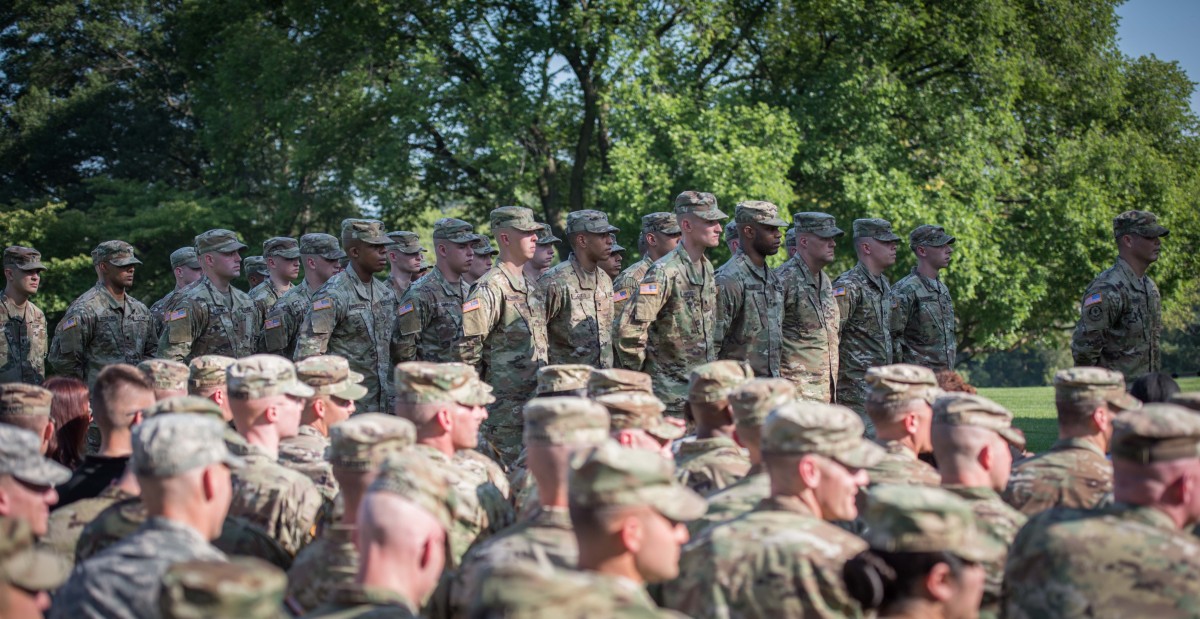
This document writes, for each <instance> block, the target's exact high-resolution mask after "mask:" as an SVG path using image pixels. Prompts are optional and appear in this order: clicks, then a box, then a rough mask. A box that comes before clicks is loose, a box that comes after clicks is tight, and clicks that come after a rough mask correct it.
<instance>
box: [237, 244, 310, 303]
mask: <svg viewBox="0 0 1200 619" xmlns="http://www.w3.org/2000/svg"><path fill="white" fill-rule="evenodd" d="M263 258H264V259H265V260H266V261H267V279H265V280H263V283H261V284H259V285H257V286H255V287H254V288H252V289H251V290H250V293H249V294H250V298H251V299H252V300H253V301H254V304H255V305H257V306H258V313H259V314H262V315H263V316H266V315H267V312H269V311H271V308H272V307H274V305H275V302H276V301H278V300H279V298H280V297H282V296H283V295H285V294H287V291H289V290H291V289H292V282H294V281H296V278H297V277H300V244H299V243H297V242H296V239H293V238H291V237H286V236H277V237H273V238H269V239H267V240H266V241H264V242H263Z"/></svg>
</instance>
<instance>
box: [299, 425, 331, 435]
mask: <svg viewBox="0 0 1200 619" xmlns="http://www.w3.org/2000/svg"><path fill="white" fill-rule="evenodd" d="M297 434H299V435H300V436H311V437H313V438H320V439H324V438H325V435H324V434H321V431H320V430H318V429H316V428H314V427H312V426H310V425H308V424H307V423H303V424H300V430H299V431H298V432H297Z"/></svg>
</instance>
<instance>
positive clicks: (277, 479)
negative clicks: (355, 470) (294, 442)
mask: <svg viewBox="0 0 1200 619" xmlns="http://www.w3.org/2000/svg"><path fill="white" fill-rule="evenodd" d="M241 451H243V452H244V453H240V454H239V455H241V456H242V457H243V458H244V459H245V461H246V465H245V466H244V467H242V468H241V469H238V470H236V471H234V472H233V502H232V503H231V504H230V506H229V515H230V516H240V517H242V518H245V519H246V520H247V521H249V522H251V523H253V524H255V525H257V526H259V527H262V529H263V530H265V531H266V532H267V534H268V535H270V536H271V538H272V539H274V540H275V541H277V542H279V545H280V546H282V547H283V549H284V550H285V551H287V553H288V554H289V555H291V556H293V557H294V556H296V553H297V552H300V549H301V548H303V547H304V545H305V544H307V543H309V542H310V541H312V539H313V537H314V536H315V535H316V526H317V519H318V516H319V515H320V512H321V509H322V506H323V505H324V503H325V499H324V498H323V497H322V496H321V493H320V492H319V491H318V490H317V487H316V485H315V484H314V483H313V482H312V480H310V479H309V478H308V477H306V476H305V475H304V474H303V473H298V472H296V471H293V470H291V469H288V468H287V467H285V466H283V465H281V464H279V463H278V462H276V461H275V459H273V458H272V457H271V455H270V454H268V453H267V452H265V451H264V450H263V449H262V448H260V447H258V446H256V445H246V446H245V447H244V448H243V449H242V450H241Z"/></svg>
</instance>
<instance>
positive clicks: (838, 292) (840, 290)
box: [833, 286, 846, 297]
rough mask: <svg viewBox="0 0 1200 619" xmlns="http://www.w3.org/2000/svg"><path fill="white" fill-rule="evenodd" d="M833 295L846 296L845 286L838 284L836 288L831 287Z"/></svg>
mask: <svg viewBox="0 0 1200 619" xmlns="http://www.w3.org/2000/svg"><path fill="white" fill-rule="evenodd" d="M833 296H835V297H844V296H846V287H845V286H838V287H837V288H834V289H833Z"/></svg>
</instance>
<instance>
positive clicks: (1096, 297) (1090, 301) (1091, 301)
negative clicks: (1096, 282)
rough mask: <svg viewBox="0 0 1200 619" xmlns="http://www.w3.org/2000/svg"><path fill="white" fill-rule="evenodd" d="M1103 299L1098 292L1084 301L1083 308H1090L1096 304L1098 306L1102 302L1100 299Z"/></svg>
mask: <svg viewBox="0 0 1200 619" xmlns="http://www.w3.org/2000/svg"><path fill="white" fill-rule="evenodd" d="M1101 298H1102V297H1101V296H1100V293H1099V292H1097V293H1095V294H1092V295H1089V296H1088V298H1086V299H1084V300H1083V306H1084V307H1087V306H1089V305H1095V304H1097V303H1099V302H1100V299H1101Z"/></svg>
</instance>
